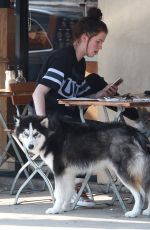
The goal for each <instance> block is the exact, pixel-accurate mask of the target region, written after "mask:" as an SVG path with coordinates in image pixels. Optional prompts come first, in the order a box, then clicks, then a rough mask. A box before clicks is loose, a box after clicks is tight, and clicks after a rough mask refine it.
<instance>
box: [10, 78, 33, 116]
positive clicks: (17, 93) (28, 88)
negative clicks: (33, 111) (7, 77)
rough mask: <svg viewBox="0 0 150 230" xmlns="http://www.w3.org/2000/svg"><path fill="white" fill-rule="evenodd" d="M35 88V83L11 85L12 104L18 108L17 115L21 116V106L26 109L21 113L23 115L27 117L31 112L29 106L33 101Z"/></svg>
mask: <svg viewBox="0 0 150 230" xmlns="http://www.w3.org/2000/svg"><path fill="white" fill-rule="evenodd" d="M35 87H36V83H35V82H25V83H13V84H10V90H11V93H12V94H11V99H12V104H13V105H14V106H15V107H16V112H17V115H20V106H23V107H24V109H23V111H22V112H21V114H22V115H26V114H27V113H28V112H29V108H31V106H29V104H30V102H31V101H32V94H33V91H34V90H35Z"/></svg>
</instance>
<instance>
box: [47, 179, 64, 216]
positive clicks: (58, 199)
mask: <svg viewBox="0 0 150 230" xmlns="http://www.w3.org/2000/svg"><path fill="white" fill-rule="evenodd" d="M64 184H65V183H64V176H63V175H62V176H60V175H59V176H55V195H54V196H55V203H54V206H53V207H52V208H48V209H47V210H46V212H45V213H46V214H55V213H60V212H61V207H62V205H63V203H64V194H65V189H66V187H65V186H64Z"/></svg>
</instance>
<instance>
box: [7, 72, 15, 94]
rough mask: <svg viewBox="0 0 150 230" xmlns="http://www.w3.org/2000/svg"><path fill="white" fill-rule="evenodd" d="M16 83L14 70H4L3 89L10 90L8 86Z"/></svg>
mask: <svg viewBox="0 0 150 230" xmlns="http://www.w3.org/2000/svg"><path fill="white" fill-rule="evenodd" d="M12 83H16V79H15V71H14V70H6V71H5V89H7V90H9V89H10V84H12Z"/></svg>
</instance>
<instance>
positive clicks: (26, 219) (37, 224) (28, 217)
mask: <svg viewBox="0 0 150 230" xmlns="http://www.w3.org/2000/svg"><path fill="white" fill-rule="evenodd" d="M12 181H13V179H12V178H8V177H0V230H5V229H8V230H9V228H10V230H31V229H32V230H39V229H42V230H46V229H54V230H57V229H62V230H63V229H68V230H73V229H74V230H75V229H76V230H80V229H81V230H84V229H86V230H91V229H103V230H104V229H121V230H123V229H149V230H150V217H145V216H142V215H141V216H139V217H138V218H126V217H124V213H123V210H122V209H121V207H120V205H119V203H118V202H116V203H115V204H114V205H113V206H110V205H108V204H106V200H107V202H109V200H110V199H111V195H112V194H104V186H103V185H97V183H96V182H91V183H90V186H91V188H92V191H93V192H94V199H95V201H96V203H97V205H96V207H94V208H83V207H80V208H77V209H76V210H73V211H70V212H65V213H62V214H57V215H46V214H45V210H46V209H47V208H49V207H50V206H52V203H51V201H50V197H49V194H48V191H36V192H35V191H34V192H33V191H31V190H30V189H29V188H28V189H27V190H26V191H25V192H24V193H22V194H21V196H20V198H19V202H21V203H20V204H19V205H14V197H15V196H14V195H10V194H9V191H10V187H11V184H12ZM37 181H38V182H37ZM34 182H35V184H36V185H37V184H38V186H37V189H38V190H40V185H39V184H40V179H35V181H34ZM20 183H21V182H20ZM18 186H19V185H18ZM122 195H123V196H124V198H125V199H126V205H127V207H128V209H130V208H131V207H132V205H129V204H128V203H127V201H128V197H129V194H127V193H126V192H125V191H124V192H123V193H122Z"/></svg>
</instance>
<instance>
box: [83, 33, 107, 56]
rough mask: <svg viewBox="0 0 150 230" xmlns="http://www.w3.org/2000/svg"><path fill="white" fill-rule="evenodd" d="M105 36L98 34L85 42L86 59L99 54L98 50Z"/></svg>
mask: <svg viewBox="0 0 150 230" xmlns="http://www.w3.org/2000/svg"><path fill="white" fill-rule="evenodd" d="M106 36H107V34H106V33H105V32H100V33H99V34H97V35H96V36H94V37H92V38H90V40H88V41H87V50H86V55H87V56H88V57H93V56H95V55H96V54H97V53H98V52H99V50H100V49H102V45H103V42H104V41H105V38H106ZM88 39H89V38H88Z"/></svg>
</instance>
